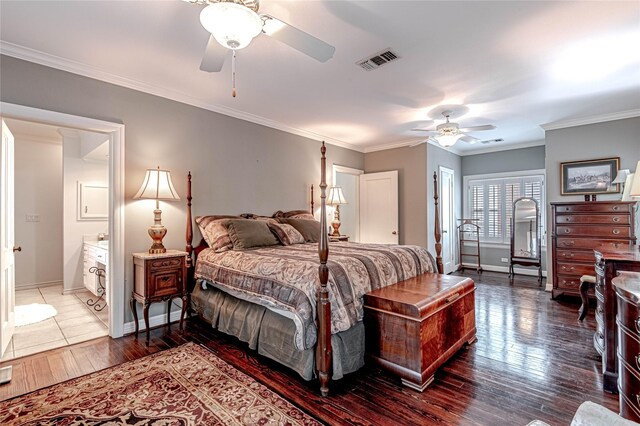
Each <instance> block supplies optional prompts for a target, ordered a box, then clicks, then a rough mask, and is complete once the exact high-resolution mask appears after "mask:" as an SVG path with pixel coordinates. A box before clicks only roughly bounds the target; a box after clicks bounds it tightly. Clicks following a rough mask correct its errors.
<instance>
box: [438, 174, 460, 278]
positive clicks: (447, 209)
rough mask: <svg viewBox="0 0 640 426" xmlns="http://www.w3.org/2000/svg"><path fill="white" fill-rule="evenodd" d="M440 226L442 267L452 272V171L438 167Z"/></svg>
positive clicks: (453, 233) (453, 236)
mask: <svg viewBox="0 0 640 426" xmlns="http://www.w3.org/2000/svg"><path fill="white" fill-rule="evenodd" d="M439 169H440V189H439V191H440V225H441V230H442V266H443V270H444V273H445V274H448V273H449V272H453V270H454V269H456V267H455V258H456V240H455V229H456V225H455V217H454V216H455V214H454V209H455V207H454V206H455V204H454V203H455V192H454V189H455V186H454V171H453V170H451V169H448V168H446V167H442V166H440V168H439Z"/></svg>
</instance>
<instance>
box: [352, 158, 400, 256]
mask: <svg viewBox="0 0 640 426" xmlns="http://www.w3.org/2000/svg"><path fill="white" fill-rule="evenodd" d="M360 242H363V243H380V244H398V171H397V170H393V171H390V172H381V173H367V174H363V175H360Z"/></svg>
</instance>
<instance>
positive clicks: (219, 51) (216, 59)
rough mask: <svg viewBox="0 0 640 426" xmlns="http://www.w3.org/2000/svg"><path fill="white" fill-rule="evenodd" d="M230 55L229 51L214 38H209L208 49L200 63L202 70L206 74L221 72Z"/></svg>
mask: <svg viewBox="0 0 640 426" xmlns="http://www.w3.org/2000/svg"><path fill="white" fill-rule="evenodd" d="M228 53H229V49H227V48H226V47H223V46H222V45H220V43H218V42H217V41H216V39H215V38H213V36H209V41H208V42H207V48H206V49H205V51H204V56H203V57H202V62H201V63H200V70H202V71H206V72H220V70H221V69H222V66H223V65H224V60H225V58H226V57H227V54H228Z"/></svg>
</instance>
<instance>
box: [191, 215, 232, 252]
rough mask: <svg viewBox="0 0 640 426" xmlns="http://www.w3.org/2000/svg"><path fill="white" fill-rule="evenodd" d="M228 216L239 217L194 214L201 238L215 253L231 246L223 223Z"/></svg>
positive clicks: (229, 248)
mask: <svg viewBox="0 0 640 426" xmlns="http://www.w3.org/2000/svg"><path fill="white" fill-rule="evenodd" d="M230 218H235V219H238V218H239V217H238V216H230V215H218V216H196V225H198V228H200V233H201V234H202V238H204V240H205V241H206V242H207V244H208V245H209V247H211V248H212V249H213V251H215V252H216V253H220V252H223V251H227V250H231V249H232V248H233V243H232V242H231V239H230V238H229V232H228V231H227V227H226V226H225V225H224V224H223V221H224V220H226V219H230Z"/></svg>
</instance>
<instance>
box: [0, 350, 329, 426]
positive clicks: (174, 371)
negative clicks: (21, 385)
mask: <svg viewBox="0 0 640 426" xmlns="http://www.w3.org/2000/svg"><path fill="white" fill-rule="evenodd" d="M0 424H1V425H3V426H8V425H51V426H53V425H92V426H93V425H105V426H106V425H110V426H111V425H114V426H115V425H154V426H174V425H175V426H178V425H185V426H186V425H198V426H200V425H319V424H320V423H318V422H317V421H316V420H314V419H313V418H312V417H310V416H309V415H307V414H305V413H304V412H302V411H301V410H300V409H298V408H296V407H295V406H294V405H293V404H291V403H290V402H288V401H286V400H285V399H284V398H282V397H281V396H279V395H277V394H276V393H275V392H273V391H271V390H269V389H268V388H267V387H265V386H264V385H262V384H260V383H258V382H257V381H255V380H254V379H253V378H251V377H249V376H247V375H246V374H244V373H242V372H241V371H239V370H237V369H236V368H235V367H233V366H231V365H230V364H227V363H226V362H225V361H223V360H221V359H220V358H218V357H217V356H215V355H214V354H213V353H211V352H210V351H209V350H207V349H206V348H204V347H201V346H198V345H196V344H194V343H187V344H185V345H182V346H179V347H177V348H173V349H169V350H166V351H163V352H159V353H157V354H153V355H149V356H147V357H144V358H140V359H138V360H135V361H130V362H127V363H124V364H121V365H118V366H115V367H111V368H108V369H106V370H103V371H99V372H97V373H92V374H89V375H87V376H83V377H79V378H77V379H73V380H69V381H67V382H63V383H60V384H57V385H54V386H51V387H48V388H45V389H41V390H39V391H35V392H32V393H29V394H26V395H23V396H19V397H16V398H14V399H10V400H8V401H5V402H0Z"/></svg>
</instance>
